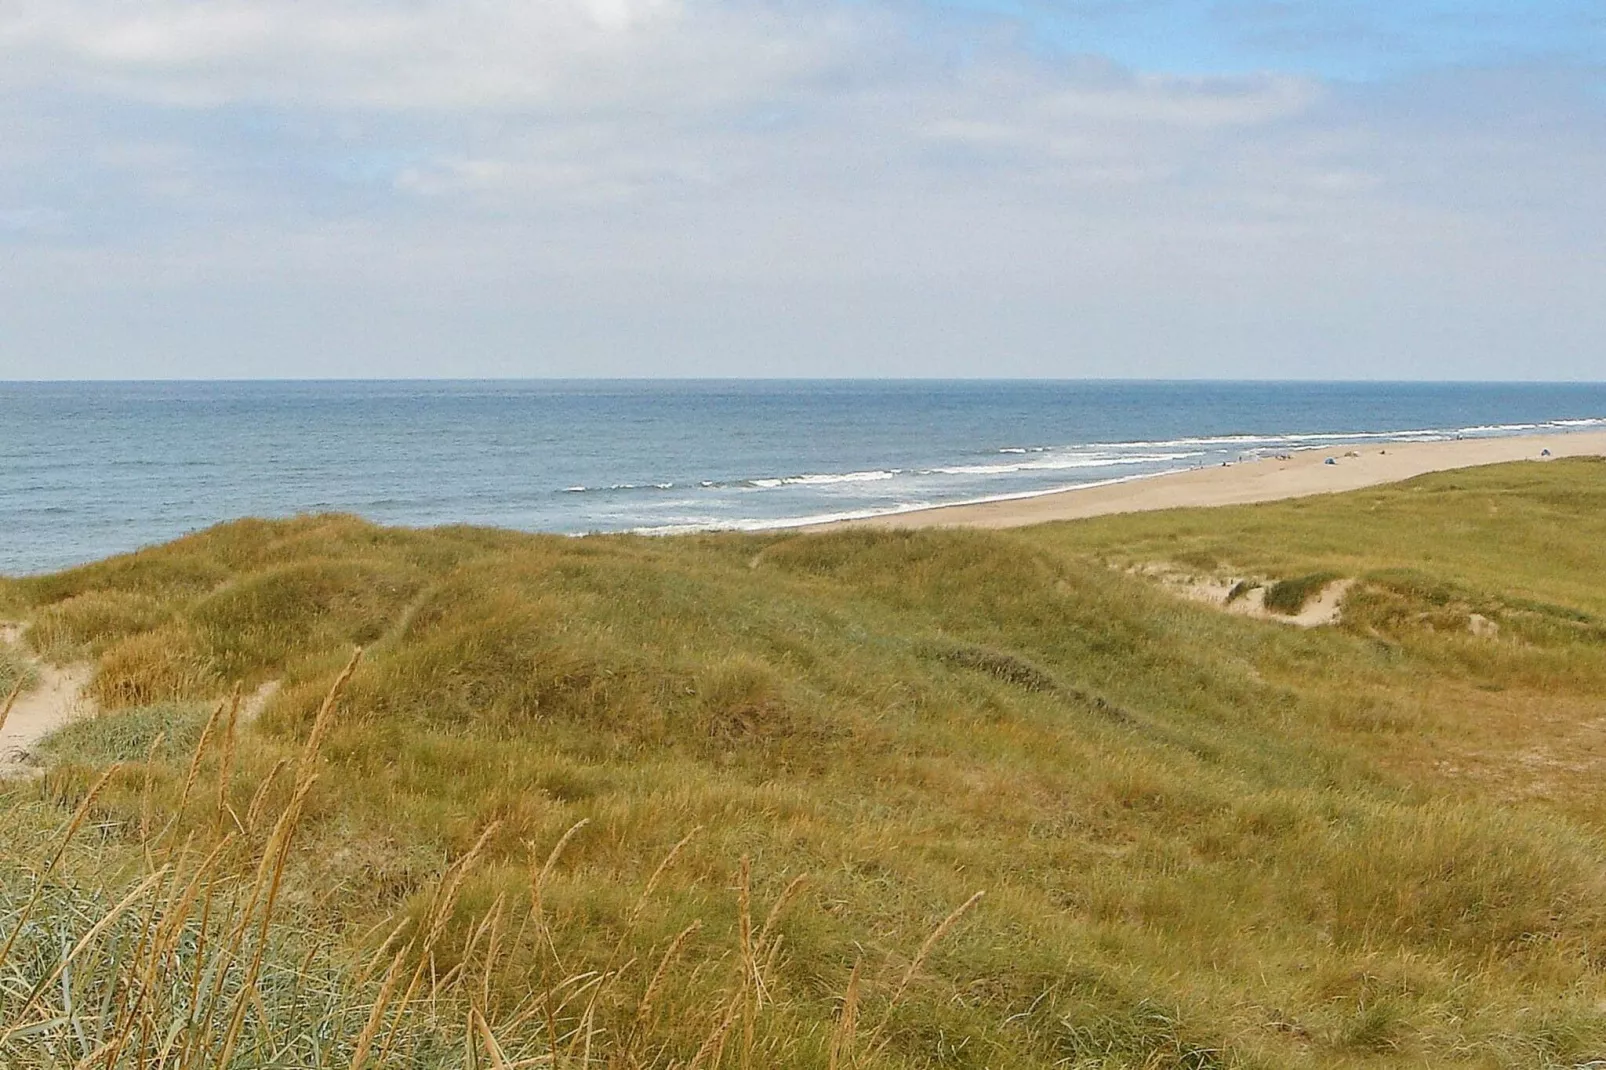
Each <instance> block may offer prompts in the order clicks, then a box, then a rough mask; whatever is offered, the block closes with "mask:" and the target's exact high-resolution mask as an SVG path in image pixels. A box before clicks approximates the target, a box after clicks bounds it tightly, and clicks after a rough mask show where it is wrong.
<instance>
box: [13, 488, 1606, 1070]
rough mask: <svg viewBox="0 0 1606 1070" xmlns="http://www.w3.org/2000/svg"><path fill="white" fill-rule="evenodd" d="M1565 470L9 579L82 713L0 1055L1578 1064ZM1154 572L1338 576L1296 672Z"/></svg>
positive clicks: (1580, 968) (1577, 855) (1594, 507)
mask: <svg viewBox="0 0 1606 1070" xmlns="http://www.w3.org/2000/svg"><path fill="white" fill-rule="evenodd" d="M1603 475H1606V466H1603V465H1601V464H1599V463H1593V462H1558V463H1555V464H1550V465H1515V466H1504V467H1499V468H1493V469H1488V470H1480V471H1474V472H1461V473H1453V474H1450V475H1445V476H1435V477H1428V478H1426V479H1422V480H1415V481H1412V482H1410V483H1407V484H1402V485H1400V486H1398V487H1392V488H1382V489H1375V490H1368V491H1362V492H1357V493H1355V494H1349V495H1341V496H1333V497H1327V498H1320V499H1309V500H1304V501H1300V502H1289V503H1277V504H1274V505H1268V506H1257V507H1249V508H1241V509H1220V510H1210V511H1180V512H1174V513H1165V514H1146V515H1143V516H1133V517H1112V518H1107V519H1104V520H1099V521H1091V522H1082V523H1075V524H1062V525H1048V526H1044V527H1040V528H1032V529H1025V530H1022V531H1017V532H1009V533H980V532H958V531H956V532H921V533H878V532H865V531H843V532H836V533H830V534H825V535H799V534H788V533H781V534H772V535H765V536H735V535H722V536H702V537H693V538H676V539H643V538H634V537H606V538H595V537H594V538H586V539H579V540H574V539H559V538H551V537H540V536H525V535H517V534H513V533H508V532H496V531H485V530H478V529H468V528H443V529H436V530H431V531H402V530H389V529H383V528H378V527H374V526H372V525H368V524H365V523H362V522H361V521H358V520H355V519H353V518H349V517H339V516H321V517H302V518H297V519H294V520H288V521H278V522H266V521H241V522H238V523H234V524H228V525H223V526H221V527H218V528H214V529H212V530H210V531H207V532H203V533H200V534H198V535H195V536H191V537H188V538H186V539H182V540H179V541H177V542H175V543H172V544H169V545H167V546H163V547H156V548H153V549H150V550H147V551H142V552H140V553H138V554H132V555H127V556H125V557H121V558H114V559H111V560H108V561H105V562H100V563H97V564H95V565H90V566H86V567H84V568H81V569H75V570H70V571H68V572H64V573H60V574H57V575H54V576H46V577H36V578H27V579H19V580H15V581H11V582H10V583H8V584H5V585H3V586H0V604H5V605H8V606H11V607H14V608H13V609H12V610H11V612H12V614H13V615H14V616H16V617H18V618H21V619H23V620H25V621H26V622H27V624H28V631H27V640H28V643H29V644H30V645H31V647H32V648H33V650H34V651H36V652H37V654H38V655H39V656H41V657H44V658H46V659H54V660H57V661H71V660H77V659H88V660H92V661H94V662H95V665H96V672H95V676H94V679H93V682H92V684H91V688H92V691H93V693H94V694H95V695H96V696H97V698H98V699H99V701H100V702H101V703H102V705H103V707H104V708H105V712H104V713H103V714H102V715H101V716H100V717H99V718H97V719H96V720H94V721H90V722H84V723H81V724H79V725H76V726H73V727H71V728H69V729H67V730H65V731H64V732H62V733H61V734H60V735H58V737H57V738H56V739H55V740H54V741H53V742H52V743H51V745H50V746H49V747H47V748H45V752H46V754H47V756H48V760H49V761H50V763H51V765H50V768H49V771H48V772H47V774H46V776H45V777H43V778H42V779H40V780H37V781H34V782H28V783H19V784H15V785H13V786H12V787H11V788H10V789H8V790H9V794H8V795H7V796H6V805H7V808H8V809H7V812H8V814H15V815H17V817H16V820H15V821H12V822H9V823H8V824H7V827H6V829H5V831H4V833H3V836H0V941H8V942H9V944H10V946H9V947H8V948H7V950H6V952H5V954H4V956H3V960H0V1019H3V1021H4V1023H5V1024H4V1025H3V1026H0V1029H3V1030H4V1031H5V1032H4V1034H0V1035H5V1036H6V1039H5V1040H3V1041H0V1054H3V1056H4V1060H0V1061H6V1060H9V1063H8V1065H19V1066H23V1067H32V1066H58V1065H60V1066H73V1065H84V1066H86V1067H93V1066H102V1067H111V1066H147V1065H168V1066H188V1067H198V1066H221V1065H230V1066H240V1067H245V1066H269V1067H278V1066H295V1067H312V1066H342V1067H346V1066H353V1065H356V1066H431V1067H434V1066H440V1067H468V1066H475V1067H496V1066H576V1067H578V1066H599V1067H602V1066H606V1067H670V1066H678V1067H691V1066H697V1067H770V1066H787V1067H790V1066H799V1067H811V1066H813V1067H822V1068H824V1067H949V1066H951V1067H978V1068H980V1067H1014V1066H1022V1067H1038V1066H1041V1067H1109V1068H1114V1067H1134V1068H1136V1067H1151V1068H1159V1067H1189V1068H1199V1067H1240V1066H1241V1067H1330V1066H1338V1067H1343V1066H1368V1067H1371V1066H1423V1065H1433V1066H1464V1067H1506V1066H1510V1067H1527V1066H1534V1067H1545V1066H1555V1067H1564V1066H1580V1065H1586V1064H1588V1063H1589V1062H1590V1061H1592V1060H1595V1059H1600V1058H1606V1014H1603V1011H1602V1007H1603V1006H1606V984H1603V978H1602V976H1601V966H1602V961H1601V950H1600V949H1601V948H1602V947H1606V887H1603V885H1606V843H1603V842H1602V838H1601V832H1602V829H1603V828H1606V820H1603V818H1606V810H1603V806H1602V802H1601V800H1602V796H1601V795H1600V793H1599V791H1598V789H1597V788H1596V787H1595V785H1597V784H1598V782H1599V774H1600V771H1601V770H1600V768H1599V767H1598V766H1597V765H1596V764H1595V763H1596V757H1595V755H1596V754H1597V753H1603V754H1606V751H1597V748H1598V747H1599V746H1600V744H1601V743H1602V742H1606V741H1600V740H1597V738H1596V735H1595V734H1594V733H1596V732H1597V731H1598V729H1597V727H1596V725H1597V722H1598V718H1599V717H1600V712H1599V710H1600V706H1599V702H1600V695H1601V694H1603V693H1606V585H1603V584H1602V582H1601V579H1600V577H1601V576H1603V575H1606V509H1603V508H1601V506H1602V504H1606V478H1603ZM1541 548H1542V551H1543V552H1540V549H1541ZM1151 564H1165V565H1167V566H1172V567H1173V568H1174V569H1175V568H1180V569H1182V570H1186V571H1189V572H1191V573H1194V574H1200V573H1214V574H1217V575H1220V576H1230V575H1256V576H1263V577H1268V578H1269V582H1270V583H1272V584H1275V583H1276V582H1278V581H1279V580H1283V581H1286V580H1297V579H1299V578H1300V577H1307V576H1313V575H1323V576H1325V575H1329V574H1330V575H1332V576H1334V577H1338V578H1346V579H1352V580H1355V581H1356V582H1355V584H1354V585H1353V586H1352V587H1351V588H1350V590H1349V594H1348V595H1347V596H1346V599H1345V604H1344V615H1343V619H1342V621H1341V623H1340V624H1338V625H1337V626H1333V627H1325V628H1318V629H1315V630H1312V631H1301V630H1299V629H1295V628H1293V627H1290V626H1288V625H1285V624H1282V623H1278V622H1275V621H1261V620H1255V619H1250V618H1245V617H1239V616H1233V615H1229V614H1225V613H1221V612H1219V611H1217V610H1215V609H1212V608H1210V607H1208V606H1202V605H1197V604H1194V603H1190V602H1187V601H1184V600H1182V599H1180V598H1178V597H1176V596H1175V595H1173V594H1172V593H1170V592H1168V591H1166V590H1164V589H1163V588H1161V587H1159V586H1158V585H1156V584H1152V583H1151V582H1150V581H1147V580H1145V579H1143V578H1141V577H1140V576H1139V575H1135V574H1133V572H1132V571H1130V570H1131V569H1132V567H1133V566H1143V565H1151ZM1473 614H1476V615H1477V616H1478V617H1479V618H1481V619H1482V621H1483V622H1484V624H1483V625H1480V626H1479V627H1477V628H1474V627H1473V626H1472V625H1473V621H1472V615H1473ZM357 647H362V648H364V653H363V654H362V657H361V659H360V660H357V661H353V660H352V651H353V649H354V648H357ZM267 681H279V682H280V684H281V686H280V689H279V690H278V692H277V693H276V695H275V697H274V698H273V700H272V701H270V702H269V703H268V705H267V707H266V709H265V710H264V711H263V712H262V714H261V716H260V718H257V719H255V720H247V718H246V716H245V715H244V714H242V713H241V709H242V708H243V707H244V703H243V702H240V703H237V702H236V699H235V698H234V696H236V695H240V696H244V695H249V694H251V693H252V692H253V691H254V690H255V689H256V688H257V687H259V686H260V685H261V684H263V683H265V682H267ZM57 854H59V855H60V857H59V859H57V860H55V861H53V859H55V856H56V855H57ZM978 891H980V892H983V893H984V894H983V895H981V896H980V897H978V896H977V894H976V893H977V892H978ZM164 1052H165V1053H166V1054H165V1058H166V1060H167V1061H166V1062H165V1063H161V1062H160V1060H161V1059H162V1058H164V1055H163V1053H164Z"/></svg>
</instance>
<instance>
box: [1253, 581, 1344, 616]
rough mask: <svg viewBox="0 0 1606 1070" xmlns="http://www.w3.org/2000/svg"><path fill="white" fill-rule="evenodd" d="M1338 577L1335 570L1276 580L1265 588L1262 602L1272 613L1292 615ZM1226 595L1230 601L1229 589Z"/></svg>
mask: <svg viewBox="0 0 1606 1070" xmlns="http://www.w3.org/2000/svg"><path fill="white" fill-rule="evenodd" d="M1340 578H1341V577H1340V576H1339V575H1338V574H1337V573H1336V572H1309V573H1306V574H1305V575H1303V576H1294V577H1292V578H1290V579H1286V580H1278V581H1277V582H1276V583H1274V584H1272V585H1271V586H1269V587H1267V588H1266V600H1265V602H1264V603H1263V604H1264V605H1265V607H1266V608H1267V609H1269V610H1271V611H1272V612H1273V613H1282V614H1284V615H1287V616H1293V615H1295V614H1297V613H1298V612H1299V611H1300V610H1302V609H1304V608H1305V603H1307V602H1309V601H1310V600H1311V599H1312V598H1315V597H1316V596H1317V595H1319V594H1321V593H1322V589H1323V588H1324V587H1326V586H1327V585H1328V584H1329V583H1332V582H1333V581H1334V580H1336V579H1340ZM1235 589H1236V588H1235ZM1227 596H1228V597H1227V600H1228V601H1229V602H1230V601H1232V592H1231V591H1229V592H1227Z"/></svg>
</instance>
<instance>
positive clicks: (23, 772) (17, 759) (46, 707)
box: [0, 624, 94, 778]
mask: <svg viewBox="0 0 1606 1070" xmlns="http://www.w3.org/2000/svg"><path fill="white" fill-rule="evenodd" d="M18 631H19V629H18V628H17V626H16V625H14V624H0V643H4V644H6V645H8V646H10V645H13V644H15V643H16V641H17V635H18ZM26 660H27V661H28V662H29V663H30V665H31V668H32V669H33V672H34V676H35V681H34V684H33V686H32V687H30V688H29V689H28V690H27V691H25V692H23V693H22V694H20V695H18V696H17V700H16V702H15V703H14V704H13V705H12V707H11V712H10V713H9V714H8V715H7V716H6V718H5V720H4V722H3V723H0V778H5V777H14V776H27V775H29V774H31V773H34V772H37V767H36V766H35V765H34V764H33V749H34V747H35V746H37V745H38V743H39V741H40V740H41V739H43V738H44V737H46V736H48V735H49V734H50V733H52V732H54V731H55V730H56V729H58V728H60V727H61V726H62V725H64V724H67V723H68V722H69V721H73V720H76V719H77V718H79V717H84V716H87V715H89V714H92V713H93V712H94V707H93V705H92V704H91V703H90V702H89V700H88V699H86V698H85V697H84V694H83V690H84V685H85V684H87V683H88V682H89V677H90V673H91V669H92V667H91V666H89V665H69V666H66V667H58V666H55V665H47V664H45V663H44V662H40V661H35V660H34V659H32V658H28V659H26ZM5 699H6V696H5V695H0V709H3V708H4V706H5Z"/></svg>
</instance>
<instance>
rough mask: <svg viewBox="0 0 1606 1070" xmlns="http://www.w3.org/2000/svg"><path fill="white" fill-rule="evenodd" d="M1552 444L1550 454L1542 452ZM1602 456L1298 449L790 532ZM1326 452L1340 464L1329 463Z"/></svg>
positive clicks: (1061, 516)
mask: <svg viewBox="0 0 1606 1070" xmlns="http://www.w3.org/2000/svg"><path fill="white" fill-rule="evenodd" d="M1545 450H1549V451H1550V455H1549V457H1548V458H1547V457H1545V456H1544V451H1545ZM1600 456H1606V431H1563V432H1556V433H1552V434H1544V435H1511V436H1501V437H1498V438H1470V439H1452V440H1446V441H1438V442H1420V441H1403V442H1390V441H1377V442H1371V443H1367V444H1365V445H1363V446H1356V445H1345V446H1337V447H1332V448H1324V449H1309V450H1301V451H1299V452H1296V453H1292V454H1288V455H1286V456H1285V457H1283V458H1280V459H1279V458H1271V457H1268V458H1264V459H1261V460H1254V461H1238V462H1235V463H1231V464H1227V465H1219V466H1216V467H1213V468H1193V469H1187V470H1185V471H1174V472H1162V473H1159V474H1157V475H1152V476H1138V477H1134V478H1131V479H1123V480H1117V481H1113V482H1111V481H1106V482H1101V483H1096V484H1091V485H1087V486H1081V487H1070V488H1067V489H1065V490H1054V491H1045V492H1041V493H1036V494H1033V495H1030V496H1023V497H1016V498H1002V499H993V500H990V501H985V502H968V503H958V504H954V505H937V506H930V507H925V508H919V509H909V510H905V511H903V512H897V513H882V514H879V515H876V516H867V517H858V518H854V519H849V520H831V521H825V522H820V523H807V524H800V525H798V526H796V527H795V528H792V529H791V530H794V531H833V530H837V529H840V528H855V527H859V528H862V527H868V528H884V529H911V530H912V529H918V528H933V527H971V528H1012V527H1024V526H1026V525H1028V524H1043V523H1049V522H1051V521H1055V520H1082V519H1086V518H1089V517H1095V516H1108V515H1110V514H1113V513H1141V512H1151V511H1154V510H1159V509H1189V508H1211V507H1215V506H1221V505H1253V504H1255V503H1259V502H1272V501H1283V500H1285V499H1289V498H1305V497H1310V496H1312V495H1316V494H1335V493H1339V492H1342V491H1350V490H1362V489H1364V488H1366V487H1375V486H1381V485H1383V484H1387V483H1398V482H1401V481H1403V480H1407V479H1413V478H1415V477H1417V476H1421V475H1427V474H1429V473H1432V472H1448V471H1452V470H1454V469H1457V468H1476V467H1480V466H1482V465H1489V464H1504V463H1507V462H1511V461H1537V460H1547V459H1554V458H1561V457H1600ZM1328 458H1332V459H1333V461H1334V463H1333V464H1327V463H1326V461H1327V459H1328Z"/></svg>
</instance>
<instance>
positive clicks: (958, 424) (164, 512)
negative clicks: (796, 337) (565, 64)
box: [0, 381, 1606, 574]
mask: <svg viewBox="0 0 1606 1070" xmlns="http://www.w3.org/2000/svg"><path fill="white" fill-rule="evenodd" d="M1590 427H1597V428H1598V427H1606V384H1438V383H1434V384H1425V383H1410V384H1405V383H1230V382H1109V381H1093V382H1078V381H1054V382H1022V381H994V382H974V381H963V382H941V381H915V382H886V381H818V382H814V381H810V382H798V381H751V382H742V381H670V382H644V381H589V382H553V381H518V382H418V381H407V382H140V383H0V573H9V574H18V573H30V572H40V571H47V570H53V569H58V568H62V567H64V566H67V565H72V564H76V563H80V562H84V561H89V560H93V559H96V558H100V557H104V556H106V555H109V554H113V553H118V552H122V551H127V550H133V549H135V548H137V547H140V546H143V545H147V544H150V543H154V542H160V541H163V540H166V539H170V538H173V537H175V536H178V535H181V534H183V533H185V532H188V531H193V530H196V529H198V528H202V527H205V526H208V525H210V524H213V523H216V522H218V521H222V520H228V519H233V518H236V517H240V516H247V515H251V516H284V515H289V514H294V513H297V512H305V511H317V510H345V511H351V512H356V513H360V514H362V515H363V516H366V517H369V518H371V519H373V520H376V521H381V522H384V523H389V524H407V525H429V524H443V523H474V524H491V525H498V526H502V527H511V528H520V529H525V530H531V531H551V532H564V533H581V532H590V531H622V530H646V531H654V532H667V531H678V530H688V529H697V528H749V529H751V528H762V527H771V526H780V525H784V524H789V523H795V522H799V521H804V520H809V519H819V518H830V517H846V516H861V515H866V514H871V513H879V512H888V511H894V510H901V509H909V508H916V507H920V506H926V505H935V504H942V503H947V502H957V501H972V500H977V499H986V498H998V497H1008V496H1015V495H1028V494H1036V493H1042V492H1045V491H1050V490H1054V489H1058V488H1062V487H1069V486H1075V485H1081V484H1087V483H1097V482H1103V481H1107V480H1114V479H1126V478H1134V477H1142V476H1147V475H1152V474H1155V473H1159V472H1164V471H1172V470H1176V469H1183V468H1189V467H1193V466H1197V465H1214V464H1219V463H1221V462H1222V461H1223V460H1228V461H1233V460H1237V459H1239V458H1240V457H1249V456H1253V455H1257V454H1262V453H1275V452H1284V451H1287V450H1293V449H1304V448H1324V447H1329V446H1339V445H1343V444H1346V443H1354V442H1359V441H1368V440H1388V439H1400V440H1405V439H1432V438H1446V437H1453V436H1455V435H1464V436H1477V435H1502V434H1520V433H1528V432H1534V431H1538V430H1567V429H1583V428H1590Z"/></svg>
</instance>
